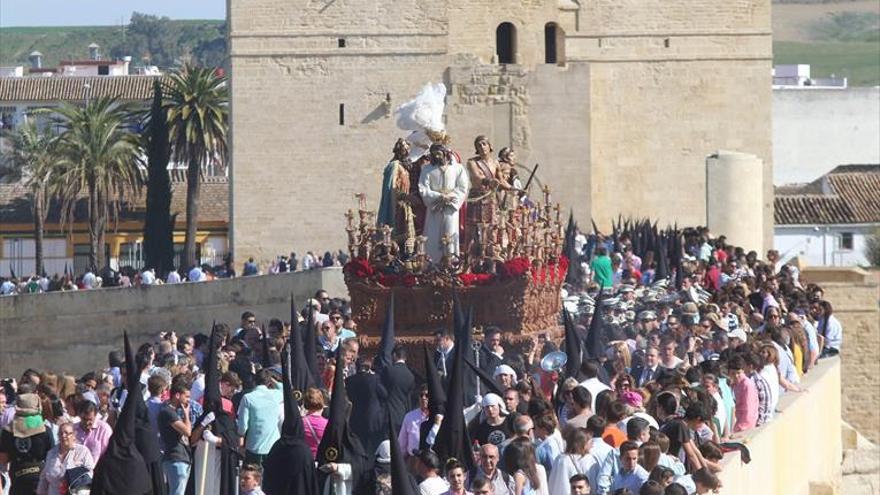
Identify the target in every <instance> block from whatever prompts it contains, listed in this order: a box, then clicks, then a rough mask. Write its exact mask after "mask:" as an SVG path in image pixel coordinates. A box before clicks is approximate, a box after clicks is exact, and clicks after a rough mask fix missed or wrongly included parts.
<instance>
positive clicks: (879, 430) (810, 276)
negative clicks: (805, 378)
mask: <svg viewBox="0 0 880 495" xmlns="http://www.w3.org/2000/svg"><path fill="white" fill-rule="evenodd" d="M838 272H849V273H855V274H859V273H861V274H862V277H861V278H862V280H860V281H852V282H825V281H823V279H825V278H830V279H833V278H834V277H835V273H832V272H829V271H827V270H815V271H813V270H810V269H809V268H808V269H805V270H804V271H803V272H802V273H803V280H804V281H806V282H815V283H818V284H819V285H820V286H821V287H822V288H823V289H824V290H825V298H826V299H827V300H828V301H831V304H832V306H833V307H834V315H835V316H837V318H838V319H839V320H840V323H841V324H842V325H843V345H842V352H841V363H842V365H843V369H842V371H841V380H840V381H841V385H840V386H841V389H842V390H841V396H842V402H843V403H842V405H841V409H842V415H843V420H844V421H846V422H847V423H849V424H850V425H852V427H853V428H855V430H857V431H858V432H859V433H861V434H862V435H864V436H865V437H866V438H867V439H868V440H870V441H871V442H873V443H875V444H877V443H880V360H878V359H877V350H878V349H880V284H878V279H880V273H877V272H875V273H873V274H865V272H862V271H861V270H858V269H840V270H838ZM878 486H880V485H878Z"/></svg>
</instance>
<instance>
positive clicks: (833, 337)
mask: <svg viewBox="0 0 880 495" xmlns="http://www.w3.org/2000/svg"><path fill="white" fill-rule="evenodd" d="M813 304H814V307H815V308H817V309H818V311H816V312H814V317H815V318H816V320H817V322H818V324H817V325H816V329H817V330H818V331H819V335H821V336H822V337H824V338H825V345H824V347H823V349H822V356H823V357H825V356H836V355H838V354H840V344H841V342H842V341H843V326H842V325H841V324H840V321H839V320H838V319H837V317H836V316H834V307H833V306H831V303H830V302H828V301H826V300H824V299H823V300H821V301H819V302H817V303H813Z"/></svg>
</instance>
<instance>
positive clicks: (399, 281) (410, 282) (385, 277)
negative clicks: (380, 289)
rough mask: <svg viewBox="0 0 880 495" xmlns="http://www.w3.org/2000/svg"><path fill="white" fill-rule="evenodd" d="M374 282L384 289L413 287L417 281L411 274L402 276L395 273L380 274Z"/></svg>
mask: <svg viewBox="0 0 880 495" xmlns="http://www.w3.org/2000/svg"><path fill="white" fill-rule="evenodd" d="M376 282H378V283H379V284H380V285H383V286H385V287H394V286H397V285H402V286H404V287H414V286H415V285H416V283H417V282H418V280H417V279H416V276H415V275H413V274H412V273H404V274H403V275H400V274H397V273H380V274H379V275H378V276H377V277H376Z"/></svg>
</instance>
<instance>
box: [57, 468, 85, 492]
mask: <svg viewBox="0 0 880 495" xmlns="http://www.w3.org/2000/svg"><path fill="white" fill-rule="evenodd" d="M64 481H65V482H66V483H67V492H68V493H70V494H73V493H76V492H77V490H82V489H83V488H88V487H89V486H91V484H92V475H91V474H89V469H88V468H87V467H85V466H77V467H74V468H70V469H68V470H67V471H65V472H64Z"/></svg>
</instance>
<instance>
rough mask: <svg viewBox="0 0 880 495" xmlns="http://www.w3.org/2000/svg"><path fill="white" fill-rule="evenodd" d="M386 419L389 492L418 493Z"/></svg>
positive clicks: (391, 425) (403, 494)
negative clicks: (389, 469)
mask: <svg viewBox="0 0 880 495" xmlns="http://www.w3.org/2000/svg"><path fill="white" fill-rule="evenodd" d="M388 420H389V421H388V438H389V439H391V441H390V442H389V443H390V446H391V493H393V494H394V495H417V494H418V493H419V488H418V485H416V480H414V479H413V477H412V476H410V474H409V471H407V469H406V463H404V461H403V455H401V453H400V444H398V443H397V435H395V434H394V425H393V424H392V423H391V417H389V418H388ZM269 495H272V494H269Z"/></svg>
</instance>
